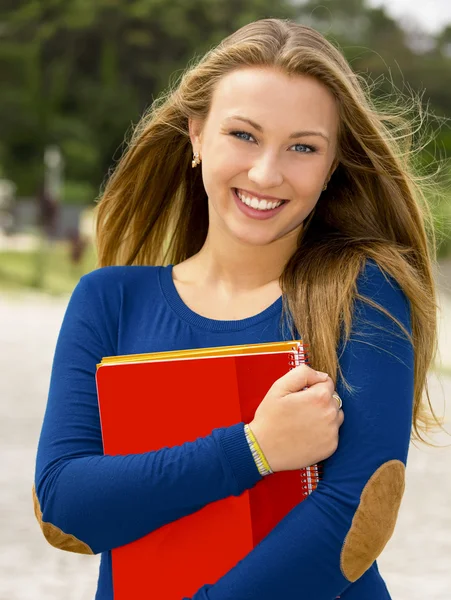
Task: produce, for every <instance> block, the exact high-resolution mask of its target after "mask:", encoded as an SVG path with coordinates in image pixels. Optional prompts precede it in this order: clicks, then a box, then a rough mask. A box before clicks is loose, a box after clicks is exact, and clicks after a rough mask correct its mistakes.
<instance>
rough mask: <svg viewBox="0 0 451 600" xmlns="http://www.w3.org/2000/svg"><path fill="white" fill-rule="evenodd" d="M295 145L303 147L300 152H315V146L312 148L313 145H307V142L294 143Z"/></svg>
mask: <svg viewBox="0 0 451 600" xmlns="http://www.w3.org/2000/svg"><path fill="white" fill-rule="evenodd" d="M296 146H297V147H300V148H304V150H302V151H301V152H300V154H310V152H315V150H316V148H314V147H313V146H308V145H307V144H295V147H296Z"/></svg>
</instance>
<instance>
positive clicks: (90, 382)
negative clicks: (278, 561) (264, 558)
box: [33, 272, 261, 554]
mask: <svg viewBox="0 0 451 600" xmlns="http://www.w3.org/2000/svg"><path fill="white" fill-rule="evenodd" d="M96 273H97V275H98V272H94V273H91V274H89V275H88V276H84V277H82V278H81V280H80V282H79V283H78V285H77V287H76V288H75V290H74V292H73V294H72V297H71V299H70V302H69V305H68V307H67V310H66V314H65V316H64V320H63V324H62V326H61V331H60V334H59V337H58V341H57V345H56V350H55V355H54V360H53V368H52V374H51V381H50V390H49V396H48V403H47V408H46V413H45V417H44V423H43V427H42V431H41V436H40V440H39V447H38V453H37V460H36V473H35V489H34V490H33V492H34V505H35V513H36V516H37V518H38V520H39V522H40V524H41V527H42V530H43V532H44V535H45V536H46V538H47V540H48V541H49V542H50V543H51V544H52V545H54V546H56V547H58V548H61V549H64V550H70V551H73V552H81V553H86V554H93V553H98V552H103V551H105V550H109V549H112V548H115V547H117V546H121V545H123V544H126V543H128V542H131V541H133V540H136V539H138V538H140V537H142V536H143V535H146V534H148V533H149V532H151V531H153V530H154V529H157V528H158V527H161V526H162V525H165V524H166V523H169V522H172V521H174V520H176V519H178V518H180V517H182V516H185V515H188V514H191V513H193V512H195V511H197V510H199V509H200V508H202V507H203V506H205V505H206V504H208V503H210V502H214V501H216V500H219V499H222V498H225V497H228V496H230V495H236V496H238V495H240V494H241V493H242V492H243V491H245V490H246V489H248V488H250V487H252V486H253V485H254V484H255V483H256V482H257V481H259V480H260V479H261V475H260V474H259V472H258V469H257V467H256V465H255V462H254V459H253V457H252V454H251V451H250V449H249V446H248V444H247V441H246V438H245V435H244V431H243V425H244V424H243V423H241V424H240V423H238V424H236V425H233V426H231V427H227V428H220V429H215V430H213V432H212V433H211V435H209V436H206V437H203V438H198V439H197V440H195V441H194V442H188V443H185V444H183V445H181V446H175V447H173V448H163V449H161V450H158V451H154V452H148V453H144V454H139V455H127V456H104V455H103V445H102V436H101V429H100V419H99V410H98V404H97V390H96V383H95V371H96V363H98V362H100V360H101V358H102V357H103V356H111V355H115V354H116V353H117V352H116V348H115V341H114V340H115V337H116V332H117V317H115V316H114V315H113V316H111V314H110V316H109V317H108V316H105V315H107V314H108V312H110V313H111V312H114V310H113V311H112V310H111V308H109V307H108V306H105V305H102V301H101V299H100V297H99V296H98V295H97V294H96V291H95V282H96V279H95V274H96ZM93 280H94V281H93ZM106 323H108V325H109V326H107V325H106ZM111 323H113V324H114V326H111Z"/></svg>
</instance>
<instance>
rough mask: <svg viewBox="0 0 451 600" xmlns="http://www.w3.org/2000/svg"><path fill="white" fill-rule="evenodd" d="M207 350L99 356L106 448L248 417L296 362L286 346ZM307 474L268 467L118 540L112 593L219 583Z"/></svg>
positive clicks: (146, 443)
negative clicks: (219, 495) (249, 480)
mask: <svg viewBox="0 0 451 600" xmlns="http://www.w3.org/2000/svg"><path fill="white" fill-rule="evenodd" d="M229 348H233V347H229ZM236 348H239V347H236ZM212 350H214V349H212ZM218 350H220V349H218ZM164 354H165V355H167V356H169V355H170V353H164ZM206 354H207V355H206V356H199V355H197V356H196V354H194V355H193V356H194V357H191V358H178V359H175V360H174V359H173V360H161V359H160V360H150V359H149V360H141V361H139V362H120V359H119V358H118V357H114V358H113V357H112V358H111V359H108V360H111V362H110V364H108V363H107V364H102V365H99V367H100V368H98V370H97V374H96V382H97V393H98V400H99V409H100V416H101V426H102V436H103V443H104V452H105V454H109V455H118V454H130V453H142V452H148V451H152V450H158V449H160V448H162V447H165V446H166V447H171V446H175V445H181V444H183V443H185V442H187V441H194V440H196V438H198V437H204V436H207V435H209V434H210V433H211V431H212V429H215V428H217V427H227V426H230V425H234V424H236V423H238V422H240V421H243V422H246V423H248V422H250V421H251V420H252V419H253V416H254V413H255V410H256V409H257V407H258V405H259V404H260V402H261V401H262V399H263V398H264V397H265V395H266V393H267V392H268V390H269V388H270V387H271V385H272V384H273V383H274V381H275V380H276V379H278V378H280V377H282V376H283V375H284V374H285V373H287V371H288V370H289V369H290V368H292V367H293V366H294V364H293V353H292V352H291V351H284V352H278V353H259V354H252V353H250V354H241V355H224V356H208V352H207V353H206ZM182 355H183V353H182ZM136 356H138V357H139V355H135V357H131V358H130V357H129V358H128V360H131V361H132V360H133V359H134V358H136ZM143 356H144V355H143ZM155 356H156V357H157V358H158V355H155ZM174 356H176V353H174ZM149 357H150V355H149ZM122 358H123V359H124V360H127V357H122ZM102 362H103V361H102ZM162 424H164V426H162ZM306 479H307V478H306V471H305V470H301V471H298V470H297V471H284V472H280V473H274V474H272V475H270V476H267V477H265V478H264V479H262V480H261V481H259V482H258V483H257V484H256V485H255V486H254V487H253V488H252V489H251V490H248V491H245V492H244V493H243V494H241V495H240V496H239V497H235V496H231V497H228V498H225V499H223V500H219V501H217V502H213V503H210V504H208V505H207V506H205V507H204V508H201V509H200V510H199V511H197V512H196V513H194V514H191V515H188V516H186V517H183V518H181V519H178V520H177V521H174V522H172V523H168V524H167V525H164V526H162V527H160V528H159V529H158V530H156V531H153V532H151V533H150V534H148V535H147V536H145V537H143V538H141V539H139V540H137V541H135V542H132V543H130V544H127V545H125V546H122V547H120V548H116V549H114V550H113V551H112V563H113V586H114V598H115V600H129V599H130V598H144V597H146V598H149V599H153V598H155V599H161V598H164V599H165V600H181V599H182V598H184V597H186V596H188V597H189V596H192V595H193V594H194V593H195V592H196V591H197V590H198V589H199V588H200V587H202V585H204V584H206V583H211V584H213V583H215V582H216V581H217V580H218V579H219V578H220V577H221V576H222V575H224V574H225V573H226V572H227V571H229V570H230V569H231V568H232V567H233V566H234V565H236V564H237V562H238V561H239V560H241V559H242V558H244V556H246V554H248V553H249V552H250V551H251V550H252V548H253V547H254V546H255V545H256V544H258V543H259V542H260V541H261V540H262V538H263V537H265V536H266V535H267V534H268V533H269V531H271V529H272V528H273V527H274V526H275V525H276V524H277V523H278V522H279V521H280V520H281V519H282V518H283V517H284V516H285V515H286V514H287V513H288V512H289V511H290V510H291V509H292V508H293V507H294V506H295V505H297V504H298V503H299V502H301V501H302V500H303V499H304V498H305V496H306V493H305V487H306V486H305V483H306Z"/></svg>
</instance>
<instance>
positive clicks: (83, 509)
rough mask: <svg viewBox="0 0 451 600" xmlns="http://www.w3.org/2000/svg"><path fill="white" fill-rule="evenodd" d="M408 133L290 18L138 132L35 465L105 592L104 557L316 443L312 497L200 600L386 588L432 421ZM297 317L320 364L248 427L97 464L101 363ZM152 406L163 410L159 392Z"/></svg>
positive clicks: (52, 520) (310, 453) (110, 196)
mask: <svg viewBox="0 0 451 600" xmlns="http://www.w3.org/2000/svg"><path fill="white" fill-rule="evenodd" d="M402 134H403V130H402V129H400V125H399V123H398V121H396V120H395V119H394V117H390V116H388V115H382V114H378V113H377V112H376V110H375V108H374V106H373V105H372V104H371V103H370V100H369V99H368V97H367V95H366V93H365V92H364V89H363V84H362V82H361V80H360V78H359V77H358V76H357V75H355V74H354V73H353V71H352V70H351V69H350V67H349V65H348V64H347V62H346V61H345V60H344V58H343V56H342V55H341V54H340V52H339V51H338V50H337V49H336V48H335V47H333V46H332V45H331V44H330V43H328V42H327V41H326V40H325V39H324V38H323V37H322V36H321V35H320V34H319V33H318V32H316V31H314V30H312V29H310V28H308V27H304V26H301V25H299V24H296V23H293V22H290V21H284V20H277V19H264V20H260V21H257V22H254V23H251V24H249V25H247V26H245V27H243V28H242V29H240V30H239V31H237V32H236V33H234V34H233V35H231V36H230V37H228V38H226V39H225V40H224V41H223V42H222V43H220V44H219V46H218V47H216V48H214V49H212V50H211V51H209V52H208V53H207V54H206V55H205V56H204V57H203V58H202V59H201V60H200V61H199V62H198V63H197V64H195V65H192V66H190V68H189V69H187V71H186V72H185V73H184V75H183V77H182V78H181V80H180V81H179V83H178V85H176V86H174V88H173V89H171V90H169V91H168V92H167V93H166V94H165V95H163V96H162V97H161V98H160V99H159V100H158V101H156V102H155V103H154V105H153V106H152V108H151V110H150V112H149V114H147V115H146V116H144V118H143V119H142V121H141V123H140V124H139V125H138V127H137V128H136V130H135V133H134V136H133V138H132V140H131V143H130V144H129V147H128V150H127V152H126V153H125V154H124V156H123V158H122V159H121V160H120V162H119V164H118V165H117V167H116V169H115V171H114V173H113V174H112V175H111V177H110V179H109V181H108V184H107V186H106V189H105V190H104V193H103V196H102V198H101V200H100V202H99V205H98V223H97V244H98V256H99V267H101V268H99V269H97V270H95V271H93V272H92V273H89V274H87V275H85V276H84V277H82V278H81V280H80V282H79V283H78V285H77V286H76V288H75V290H74V292H73V294H72V297H71V300H70V302H69V305H68V308H67V311H66V315H65V318H64V321H63V324H62V328H61V332H60V335H59V338H58V343H57V347H56V351H55V357H54V364H53V371H52V377H51V384H50V392H49V398H48V406H47V411H46V414H45V419H44V423H43V428H42V434H41V438H40V442H39V449H38V456H37V466H36V477H35V490H34V499H35V511H36V515H37V518H38V520H39V522H40V524H41V527H42V529H43V532H44V534H45V535H46V537H47V539H48V541H49V542H50V543H51V544H53V545H54V546H56V547H59V548H62V549H64V550H71V551H74V552H83V553H93V554H96V553H102V561H101V569H100V577H99V583H98V591H97V596H96V598H97V599H98V600H111V599H112V597H113V593H112V583H111V553H110V551H111V549H113V548H115V547H118V546H121V545H123V544H126V543H128V542H131V541H132V540H136V539H138V538H140V537H141V536H143V535H146V534H148V533H149V532H151V531H153V530H155V529H157V528H158V527H161V526H162V525H164V524H166V523H168V522H171V521H173V520H175V519H178V518H180V517H182V516H184V515H187V514H190V513H192V512H195V511H196V510H198V509H199V508H200V507H202V506H205V505H206V504H208V503H209V502H213V501H215V500H218V499H220V498H224V497H227V496H230V495H239V494H241V493H242V492H243V491H244V490H246V489H249V488H251V487H252V486H254V485H255V484H256V483H257V482H258V481H259V480H260V479H261V478H262V477H266V476H268V477H271V471H281V470H290V469H298V468H300V467H303V466H306V465H308V464H311V463H313V462H317V461H318V460H320V459H323V458H327V460H326V461H325V467H324V478H323V480H322V481H321V482H320V484H319V486H318V488H317V489H316V490H315V491H314V492H313V493H312V494H311V495H310V496H309V497H308V498H307V499H306V500H305V501H304V502H302V503H301V504H300V505H298V506H297V507H296V508H295V509H293V510H292V511H291V512H290V513H289V514H288V515H287V516H286V517H285V518H284V519H283V520H282V521H281V522H280V523H279V524H278V525H277V527H276V528H275V529H274V530H273V531H272V532H271V534H270V535H268V536H267V537H266V538H265V539H264V540H263V541H262V542H261V543H260V544H259V545H258V546H257V547H256V548H255V549H254V550H252V551H251V552H250V553H249V554H248V555H247V556H246V557H245V558H244V559H243V560H242V561H240V562H239V563H238V564H237V565H236V566H235V567H234V568H233V569H232V570H230V571H229V572H228V573H227V574H226V575H225V576H223V577H222V578H221V579H220V580H219V581H217V582H208V581H206V582H205V585H204V586H203V587H202V588H201V589H199V590H198V592H197V593H196V594H194V596H193V599H195V600H207V599H208V600H254V599H255V600H257V599H258V600H264V599H268V600H275V599H277V600H278V599H283V600H288V599H291V598H293V599H294V598H296V600H303V599H305V600H312V599H313V598H314V599H315V600H331V599H333V598H335V597H336V596H338V595H341V598H342V599H347V600H362V599H365V600H382V599H387V598H390V596H389V592H388V591H387V588H386V586H385V583H384V581H383V579H382V577H381V575H380V574H379V572H378V567H377V563H376V559H377V557H378V556H379V554H380V553H381V551H382V550H383V548H384V546H385V544H386V543H387V541H388V540H389V539H390V537H391V535H392V532H393V529H394V526H395V522H396V517H397V513H398V509H399V506H400V502H401V498H402V495H403V490H404V477H405V465H406V460H407V453H408V446H409V439H410V436H411V432H412V430H413V434H414V436H415V437H421V432H422V431H423V430H424V429H425V428H426V427H427V425H428V421H429V420H431V417H430V415H428V412H427V411H426V408H425V406H424V402H423V391H424V390H426V373H427V370H428V367H429V365H430V364H431V361H432V359H433V356H434V351H435V346H436V307H435V290H434V283H433V278H432V261H433V251H432V248H433V239H432V240H428V238H427V235H426V226H425V223H426V221H425V217H426V216H427V212H424V211H425V209H423V208H421V207H422V206H423V202H422V196H421V190H420V188H419V187H418V186H417V185H416V183H415V179H414V176H413V174H412V172H411V169H410V166H409V160H408V159H409V155H408V152H406V150H405V148H404V146H403V141H404V140H405V139H406V138H405V136H404V135H402ZM281 317H285V319H281ZM281 323H284V324H285V325H288V327H282V326H281ZM298 332H301V333H302V337H303V339H304V340H305V341H306V342H307V343H309V345H310V356H311V364H312V365H313V366H314V367H315V369H319V370H320V371H321V372H323V373H327V374H328V375H327V376H322V375H321V373H317V372H316V371H314V370H313V369H311V368H309V367H307V366H302V367H299V368H296V369H294V370H293V371H292V372H290V374H289V375H287V376H285V377H284V378H281V379H280V380H278V381H277V382H276V383H275V384H274V386H273V387H272V388H271V390H269V392H268V394H267V396H266V397H265V398H262V402H261V404H260V406H259V408H258V409H257V411H256V413H255V417H254V419H253V421H252V422H251V423H250V424H245V423H237V424H236V425H233V426H232V427H227V428H219V429H215V430H213V431H212V432H211V435H209V436H207V437H205V438H200V439H198V440H196V441H195V442H193V443H188V444H184V445H182V446H178V447H173V448H164V449H162V450H159V451H157V452H149V453H147V454H141V455H129V456H103V449H102V439H101V431H100V424H99V414H98V407H97V396H96V386H95V379H94V377H95V370H96V363H98V362H100V360H101V358H102V357H103V356H111V355H122V354H133V353H144V352H153V351H163V350H175V349H185V348H195V347H211V346H220V345H234V344H246V343H248V344H249V343H257V342H271V341H282V340H284V339H295V338H297V337H298V336H299V333H298ZM306 386H308V389H304V388H306ZM335 388H336V389H337V391H338V394H339V395H338V394H336V393H334V389H335ZM426 391H427V390H426ZM340 396H341V398H342V399H343V408H344V413H345V415H346V416H345V420H344V422H343V411H342V410H340V408H341V400H340ZM149 401H150V402H152V401H155V402H157V401H160V399H158V398H153V397H152V388H151V385H150V384H149ZM212 401H214V390H213V389H212ZM337 402H338V404H337ZM124 403H126V398H124ZM174 419H177V415H176V414H174ZM342 423H343V425H342ZM245 425H249V427H250V431H251V432H253V433H254V436H255V438H256V441H257V444H258V447H257V450H258V456H260V457H262V456H263V457H264V458H266V461H267V463H268V466H269V470H268V468H266V470H263V471H262V469H261V465H258V466H257V464H256V461H255V460H254V454H253V453H252V452H251V448H250V445H249V442H248V436H247V435H246V433H247V430H245ZM341 425H342V426H341ZM169 426H170V423H161V427H169ZM338 432H339V433H340V436H339V440H338ZM149 569H152V565H149ZM176 576H177V565H176V564H175V565H174V577H176Z"/></svg>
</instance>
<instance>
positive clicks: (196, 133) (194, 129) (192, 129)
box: [188, 118, 203, 151]
mask: <svg viewBox="0 0 451 600" xmlns="http://www.w3.org/2000/svg"><path fill="white" fill-rule="evenodd" d="M202 127H203V124H202V122H201V121H200V120H199V119H191V118H190V119H188V128H189V137H190V140H191V144H192V146H193V148H194V149H195V150H197V151H199V150H200V146H201V144H202Z"/></svg>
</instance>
